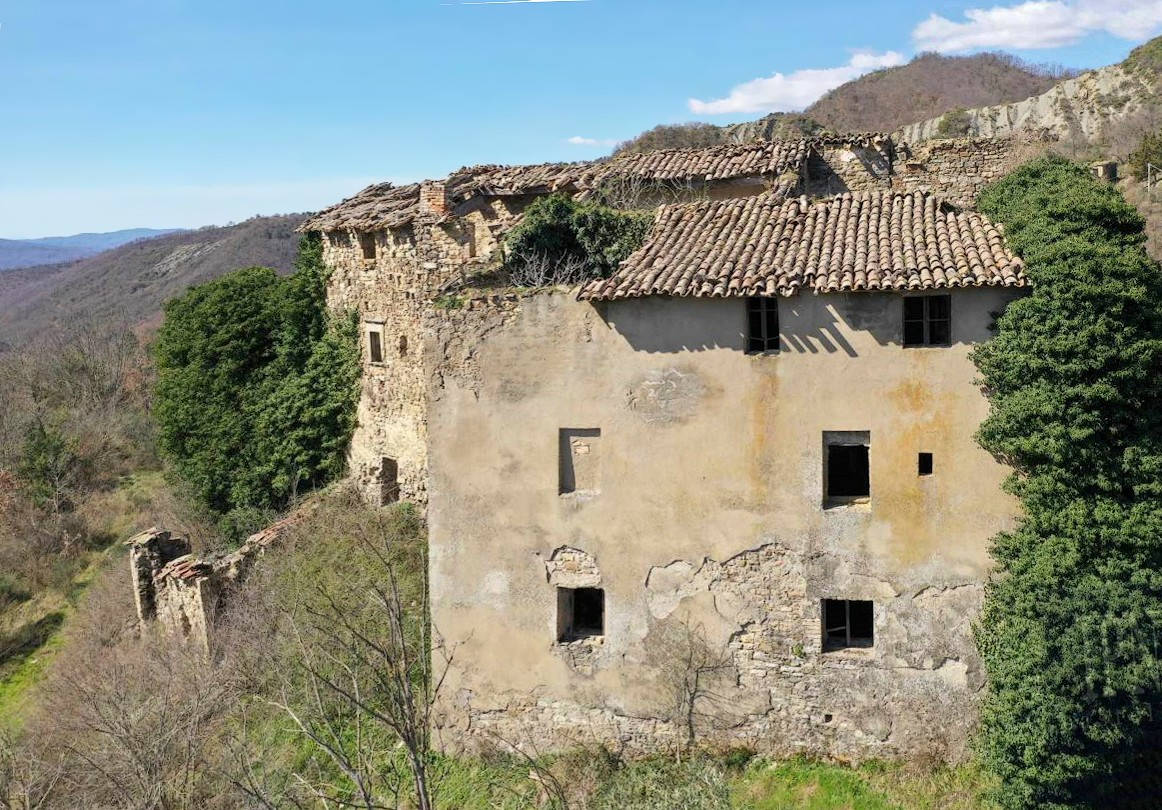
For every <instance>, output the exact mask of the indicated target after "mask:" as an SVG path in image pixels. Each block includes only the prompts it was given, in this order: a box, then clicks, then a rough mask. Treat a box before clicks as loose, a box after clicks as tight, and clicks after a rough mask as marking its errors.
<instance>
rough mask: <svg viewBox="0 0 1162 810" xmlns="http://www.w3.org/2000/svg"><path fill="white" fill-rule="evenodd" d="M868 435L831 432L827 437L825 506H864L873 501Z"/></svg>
mask: <svg viewBox="0 0 1162 810" xmlns="http://www.w3.org/2000/svg"><path fill="white" fill-rule="evenodd" d="M870 445H871V434H870V433H868V432H867V431H827V432H825V433H824V434H823V452H824V462H823V463H824V467H823V502H824V504H825V505H828V506H834V505H837V504H844V503H859V502H864V501H866V500H867V499H868V498H870V497H871V470H870V462H869V451H870Z"/></svg>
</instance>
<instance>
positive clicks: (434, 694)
mask: <svg viewBox="0 0 1162 810" xmlns="http://www.w3.org/2000/svg"><path fill="white" fill-rule="evenodd" d="M397 509H398V510H399V511H401V512H403V511H406V507H399V508H397ZM382 515H383V513H379V514H378V515H373V516H372V517H370V518H367V519H363V520H359V519H352V518H351V514H350V513H347V514H341V513H339V511H338V510H332V511H327V510H325V509H324V510H320V513H317V514H316V516H315V517H314V518H313V522H312V524H311V525H310V527H309V528H308V529H306V531H309V532H310V534H311V542H312V543H321V542H327V541H325V540H324V539H323V538H338V539H337V540H336V541H335V544H336V546H337V547H340V548H342V550H343V555H342V557H341V558H331V559H330V560H329V561H328V563H327V564H326V566H323V565H321V564H320V565H319V566H318V567H317V568H314V569H313V571H312V573H311V575H310V577H309V578H307V577H304V578H303V579H302V580H300V583H301V587H296V586H295V585H290V592H289V593H286V594H284V595H283V597H282V601H281V603H280V604H279V605H278V608H277V615H276V616H275V621H276V623H277V626H278V627H279V631H278V635H279V637H280V638H281V639H282V641H283V643H282V646H281V648H280V649H278V650H276V651H273V654H274V655H275V656H276V660H275V661H274V662H270V661H268V665H271V664H273V666H274V667H275V668H276V669H277V670H278V677H277V678H276V680H275V683H273V684H271V685H270V686H269V687H267V688H266V689H265V690H264V693H265V695H266V697H265V698H264V700H265V701H266V702H267V703H268V704H269V705H270V706H272V707H274V708H276V709H277V710H278V711H279V712H281V713H282V714H283V715H284V716H285V717H286V718H287V719H288V720H289V722H290V723H291V725H292V726H293V728H295V729H296V730H297V731H298V732H299V733H300V734H301V735H302V736H303V737H304V738H305V739H307V740H308V741H309V742H310V743H311V745H312V747H313V748H314V749H315V750H316V751H317V752H318V753H319V754H320V755H321V756H322V757H323V759H324V761H325V762H328V763H330V768H323V769H315V770H314V771H311V770H302V771H300V772H298V773H296V774H295V776H294V779H295V780H296V781H297V782H298V784H299V786H300V787H301V788H302V789H303V790H304V791H306V793H308V794H309V795H310V796H312V797H314V798H315V799H316V800H318V801H324V802H329V803H331V804H333V805H336V806H343V807H362V808H365V809H366V810H372V809H373V808H375V809H378V808H386V807H397V806H399V804H400V802H401V801H402V799H403V797H404V796H405V795H410V797H411V798H410V800H411V802H412V804H413V805H414V806H415V807H416V808H418V810H431V808H433V807H434V806H435V794H436V792H437V791H436V785H435V784H434V783H435V782H437V781H438V773H433V763H434V762H435V757H434V756H433V751H432V738H431V727H432V719H433V713H434V711H435V705H436V701H437V699H438V697H439V694H440V690H441V687H442V685H443V681H444V677H445V675H446V674H447V672H448V669H449V667H450V665H451V662H452V657H453V655H452V653H453V651H452V649H451V648H449V647H448V646H447V645H445V644H444V642H443V640H442V639H441V638H440V636H439V634H438V633H437V632H436V631H434V630H433V629H432V625H431V622H430V620H429V617H428V616H427V611H426V606H427V593H426V577H425V574H424V572H425V571H426V559H424V555H423V553H422V548H423V546H422V544H420V543H416V542H414V541H413V542H411V545H410V546H409V547H408V548H407V549H406V550H405V549H404V548H403V547H404V546H405V545H407V544H406V542H405V541H404V539H403V538H402V537H401V531H400V529H399V526H398V525H397V524H394V523H393V522H392V520H391V518H390V516H388V517H386V518H385V517H383V516H382ZM328 521H330V525H327V524H328ZM320 572H321V573H320ZM282 585H283V586H284V587H285V586H286V585H287V583H286V582H285V581H284V582H283V583H282ZM433 661H435V663H433ZM397 745H398V750H399V751H400V752H402V762H401V758H400V757H396V756H393V755H392V754H391V752H392V750H396V746H397ZM327 771H333V772H335V773H337V774H338V775H339V776H340V780H339V781H338V782H336V781H334V780H333V779H330V778H328V777H327V776H326V775H325V774H326V772H327ZM240 781H241V780H240Z"/></svg>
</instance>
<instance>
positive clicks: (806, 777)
mask: <svg viewBox="0 0 1162 810" xmlns="http://www.w3.org/2000/svg"><path fill="white" fill-rule="evenodd" d="M867 776H868V774H866V773H864V772H863V771H861V770H857V769H849V768H844V767H841V766H838V765H830V764H826V763H821V762H812V761H810V760H805V759H795V760H790V761H787V762H780V763H772V762H767V761H764V760H759V761H757V762H754V763H752V764H751V766H750V767H748V768H747V769H746V771H744V772H743V773H742V774H741V775H740V776H739V777H738V778H737V779H736V780H735V782H734V785H733V788H734V789H733V791H732V799H733V801H732V804H733V805H734V807H736V808H739V810H783V808H791V807H794V808H802V810H839V808H859V810H893V809H894V808H898V807H901V806H902V805H900V804H898V803H896V802H894V801H892V800H891V799H890V798H889V797H888V796H886V795H884V794H883V793H881V792H880V791H879V790H877V789H875V788H874V787H872V785H871V784H869V781H868V779H867Z"/></svg>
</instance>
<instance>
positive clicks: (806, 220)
mask: <svg viewBox="0 0 1162 810" xmlns="http://www.w3.org/2000/svg"><path fill="white" fill-rule="evenodd" d="M1025 283H1026V279H1025V275H1024V273H1023V272H1022V269H1021V261H1020V259H1018V258H1017V257H1016V256H1014V255H1013V254H1012V253H1011V252H1009V250H1008V249H1007V248H1006V247H1005V244H1004V239H1003V237H1002V235H1001V231H1000V229H999V228H998V227H997V226H996V225H994V224H993V223H992V222H990V221H989V220H988V219H987V218H986V217H985V216H983V215H982V214H978V213H973V212H963V211H958V210H956V209H955V208H953V207H952V206H949V205H947V204H943V203H941V202H940V201H939V200H938V199H937V198H936V197H934V196H932V195H930V194H925V193H919V192H916V193H910V194H900V193H893V192H890V191H874V192H861V193H855V194H842V195H839V196H837V197H831V198H828V199H826V200H821V201H818V202H814V203H809V202H807V200H806V199H803V198H800V199H793V200H788V199H786V197H785V196H782V195H780V194H777V193H776V194H763V195H760V196H757V197H747V198H743V199H738V200H727V201H723V202H709V203H705V202H704V203H693V204H685V205H671V206H664V207H663V208H662V209H660V210H659V212H658V217H657V220H656V222H655V224H654V228H653V230H652V231H651V233H650V236H649V238H648V239H647V241H646V244H645V245H643V246H642V248H641V249H640V250H638V251H637V252H636V253H634V254H633V255H632V256H630V257H629V258H628V259H626V260H625V262H623V263H622V265H621V267H620V268H618V270H617V272H615V273H614V274H613V276H612V277H610V278H608V279H600V280H596V281H592V282H590V283H589V284H587V285H585V286H584V287H583V288H582V289H581V291H580V293H579V297H580V298H582V299H590V300H612V299H618V298H633V297H638V296H643V295H680V296H701V297H727V296H749V295H759V296H763V295H793V294H794V293H795V292H797V291H798V290H800V289H806V290H812V291H814V292H817V293H825V292H844V291H849V290H921V289H934V288H947V287H982V286H996V285H1001V286H1006V287H1019V286H1023V285H1024V284H1025Z"/></svg>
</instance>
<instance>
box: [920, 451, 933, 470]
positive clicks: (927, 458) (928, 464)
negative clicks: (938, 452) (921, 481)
mask: <svg viewBox="0 0 1162 810" xmlns="http://www.w3.org/2000/svg"><path fill="white" fill-rule="evenodd" d="M918 466H919V472H920V475H931V474H932V454H931V453H921V454H920V459H919V462H918Z"/></svg>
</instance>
